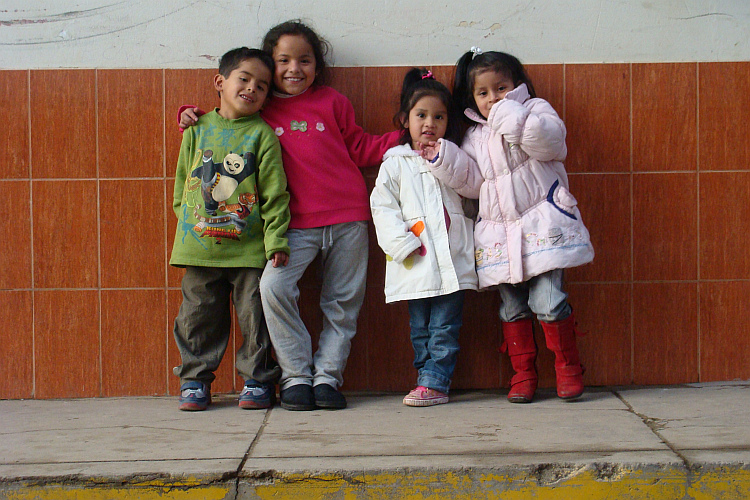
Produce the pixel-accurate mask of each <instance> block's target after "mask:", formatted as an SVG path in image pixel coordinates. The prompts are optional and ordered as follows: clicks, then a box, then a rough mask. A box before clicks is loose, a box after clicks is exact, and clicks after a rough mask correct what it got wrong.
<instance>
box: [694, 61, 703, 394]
mask: <svg viewBox="0 0 750 500" xmlns="http://www.w3.org/2000/svg"><path fill="white" fill-rule="evenodd" d="M700 98H701V93H700V64H699V63H696V64H695V179H696V193H695V206H696V211H697V212H698V214H697V217H696V226H697V227H696V231H695V246H696V252H695V254H696V260H697V262H696V272H697V274H698V276H697V278H698V279H697V282H696V285H695V286H696V296H697V298H698V299H697V300H696V312H697V316H698V317H697V321H698V324H697V329H698V332H697V333H698V335H697V337H698V338H697V343H698V346H697V353H696V356H697V358H698V359H697V360H696V364H697V366H698V382H700V381H702V380H703V373H702V372H703V370H702V367H701V168H700V167H701V160H700V150H701V141H700V119H701V115H700V109H701V108H700Z"/></svg>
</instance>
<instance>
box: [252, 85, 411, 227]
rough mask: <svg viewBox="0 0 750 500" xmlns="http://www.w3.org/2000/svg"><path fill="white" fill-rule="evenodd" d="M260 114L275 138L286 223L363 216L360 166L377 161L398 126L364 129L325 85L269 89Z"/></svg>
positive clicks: (308, 223) (365, 203)
mask: <svg viewBox="0 0 750 500" xmlns="http://www.w3.org/2000/svg"><path fill="white" fill-rule="evenodd" d="M261 116H262V117H263V119H264V120H265V121H266V123H268V124H269V125H270V126H271V128H272V129H274V131H275V132H276V135H277V136H278V138H279V141H280V142H281V150H282V159H283V162H284V171H285V172H286V176H287V179H288V183H289V186H288V189H289V194H290V195H291V199H290V201H289V210H290V211H291V214H292V220H291V223H290V224H289V227H290V228H298V229H299V228H311V227H321V226H328V225H331V224H339V223H342V222H354V221H360V220H368V219H369V218H370V204H369V197H368V192H367V187H366V186H365V181H364V178H363V177H362V173H361V172H360V171H359V168H360V167H367V166H371V165H377V164H379V163H380V161H381V159H382V158H383V154H384V153H385V152H386V151H387V150H388V149H389V148H391V147H392V146H394V145H396V143H397V142H398V137H399V131H398V130H396V131H393V132H390V133H388V134H385V135H382V136H376V135H371V134H368V133H365V131H364V130H362V127H360V126H359V125H357V124H356V123H355V122H354V107H353V106H352V104H351V102H349V100H348V99H347V98H346V97H344V96H343V95H342V94H340V93H339V92H337V91H336V90H334V89H332V88H330V87H323V86H321V87H316V86H313V87H310V88H309V89H307V91H305V92H303V93H302V94H299V95H296V96H291V97H285V96H282V95H278V94H275V95H274V96H273V97H272V98H271V99H270V100H269V101H268V103H267V104H266V107H265V108H264V110H263V111H262V112H261Z"/></svg>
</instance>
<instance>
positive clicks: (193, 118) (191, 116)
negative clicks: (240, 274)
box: [180, 108, 276, 267]
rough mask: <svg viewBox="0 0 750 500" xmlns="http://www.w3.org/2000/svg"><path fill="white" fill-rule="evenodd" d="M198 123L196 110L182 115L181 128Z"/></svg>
mask: <svg viewBox="0 0 750 500" xmlns="http://www.w3.org/2000/svg"><path fill="white" fill-rule="evenodd" d="M196 123H198V115H197V114H196V113H195V108H187V109H186V110H185V111H183V112H182V114H181V115H180V128H181V129H186V128H188V127H192V126H193V125H195V124H196ZM273 267H276V266H273Z"/></svg>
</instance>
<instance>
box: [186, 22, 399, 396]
mask: <svg viewBox="0 0 750 500" xmlns="http://www.w3.org/2000/svg"><path fill="white" fill-rule="evenodd" d="M262 48H263V50H264V51H266V52H268V53H269V54H271V55H272V56H273V59H274V62H275V65H276V68H275V73H274V87H275V89H274V94H273V97H272V98H271V99H269V100H268V101H267V104H266V106H265V108H264V109H263V111H262V112H261V116H262V117H263V119H264V120H265V121H266V123H268V124H269V125H270V126H271V128H273V129H274V130H275V132H276V135H277V136H278V138H279V141H280V142H281V150H282V159H283V162H284V171H285V172H286V176H287V181H288V190H289V193H290V195H291V199H290V201H289V210H290V212H291V215H292V219H291V222H290V224H289V231H288V233H287V237H288V239H289V247H290V249H291V253H290V256H289V263H288V264H287V265H286V266H278V267H274V266H273V265H272V263H270V262H269V264H268V265H267V266H266V269H265V271H264V272H263V277H262V278H261V282H260V288H261V298H262V301H263V310H264V313H265V315H266V321H267V323H268V330H269V333H270V336H271V341H272V343H273V346H274V349H275V352H276V357H277V359H278V362H279V365H280V366H281V369H282V375H281V380H280V382H279V384H280V387H281V406H282V407H283V408H286V409H288V410H314V409H316V408H325V409H340V408H345V407H346V399H345V398H344V396H343V395H342V394H341V392H339V390H338V389H339V387H340V386H341V384H342V383H343V377H342V374H343V371H344V368H345V366H346V361H347V358H348V357H349V351H350V347H351V339H352V338H353V337H354V334H355V333H356V327H357V317H358V315H359V310H360V307H361V306H362V302H363V300H364V295H365V278H366V275H367V257H368V235H367V221H368V220H369V218H370V205H369V196H368V192H367V188H366V186H365V181H364V178H363V177H362V173H361V172H360V170H359V168H360V167H366V166H370V165H376V164H379V163H380V161H381V159H382V158H383V154H384V153H385V152H386V151H387V150H388V149H389V148H390V147H392V146H395V145H396V144H397V142H398V138H399V131H393V132H391V133H389V134H385V135H383V136H374V135H370V134H367V133H365V132H364V130H362V128H361V127H360V126H358V125H357V124H356V123H355V121H354V108H353V106H352V104H351V102H349V100H348V99H347V98H346V97H344V96H343V95H342V94H340V93H338V92H337V91H335V90H334V89H332V88H330V87H327V86H326V85H325V81H326V76H327V75H326V61H325V56H326V54H327V52H328V48H329V45H328V43H327V42H326V41H325V40H323V39H321V38H320V37H319V36H318V35H317V34H316V33H315V31H313V30H312V29H311V28H310V27H308V26H306V25H305V24H303V23H302V22H300V21H297V20H294V21H287V22H284V23H282V24H280V25H278V26H275V27H273V28H271V30H269V31H268V33H267V34H266V36H265V37H264V39H263V46H262ZM195 119H197V114H196V113H195V111H193V110H192V109H188V110H186V111H185V112H183V113H181V115H180V125H181V126H183V127H184V126H189V125H191V124H192V123H193V120H195ZM318 255H320V257H321V266H322V278H323V285H322V291H321V296H320V308H321V310H322V312H323V316H324V317H323V329H322V331H321V333H320V339H319V341H318V350H317V351H316V352H315V353H314V354H313V351H312V341H311V338H310V333H309V332H308V331H307V328H306V327H305V324H304V323H303V322H302V319H301V317H300V312H299V307H298V303H297V301H298V299H299V287H298V281H299V280H300V278H301V277H302V274H303V273H304V272H305V269H307V267H308V266H309V265H310V263H311V262H312V261H313V260H314V259H315V258H316V257H317V256H318Z"/></svg>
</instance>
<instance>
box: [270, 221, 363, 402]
mask: <svg viewBox="0 0 750 500" xmlns="http://www.w3.org/2000/svg"><path fill="white" fill-rule="evenodd" d="M287 238H288V239H289V248H290V249H291V253H290V255H289V263H288V264H287V265H286V266H284V267H281V266H280V267H273V266H272V265H271V263H270V262H269V264H268V265H267V266H266V270H265V271H264V272H263V277H262V278H261V281H260V290H261V299H262V301H263V311H264V313H265V315H266V321H267V322H268V331H269V333H270V335H271V341H272V343H273V347H274V350H275V352H276V358H277V359H278V361H279V365H281V370H282V372H281V381H280V382H279V384H280V387H281V389H286V388H288V387H291V386H293V385H298V384H307V385H319V384H329V385H331V386H333V387H334V388H338V387H340V386H341V384H342V383H343V381H344V379H343V372H344V368H345V367H346V361H347V359H348V357H349V351H350V350H351V340H352V338H353V337H354V334H355V333H356V331H357V317H358V316H359V310H360V308H361V307H362V302H363V300H364V297H365V280H366V278H367V254H368V243H367V239H368V237H367V222H364V221H361V222H349V223H344V224H334V225H332V226H325V227H318V228H311V229H290V230H289V231H287ZM318 254H320V255H321V266H322V274H323V276H322V277H323V286H322V290H321V293H320V309H321V310H322V312H323V329H322V331H321V332H320V339H319V340H318V350H317V351H316V352H315V355H313V352H312V339H311V338H310V333H309V332H308V331H307V328H306V327H305V324H304V323H303V322H302V318H301V317H300V312H299V305H298V303H297V301H298V300H299V286H298V282H299V280H300V278H301V277H302V274H303V273H304V272H305V269H307V267H308V266H309V265H310V263H311V262H312V261H313V260H314V259H315V257H316V256H317V255H318Z"/></svg>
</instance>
